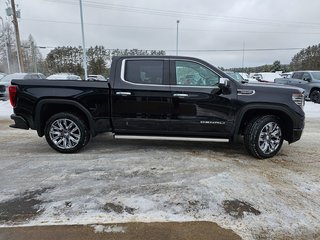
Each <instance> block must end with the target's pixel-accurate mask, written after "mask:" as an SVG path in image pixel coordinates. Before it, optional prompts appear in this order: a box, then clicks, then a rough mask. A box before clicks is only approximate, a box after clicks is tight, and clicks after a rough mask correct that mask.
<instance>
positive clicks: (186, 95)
mask: <svg viewBox="0 0 320 240" xmlns="http://www.w3.org/2000/svg"><path fill="white" fill-rule="evenodd" d="M173 96H174V97H188V96H189V94H185V93H174V94H173Z"/></svg>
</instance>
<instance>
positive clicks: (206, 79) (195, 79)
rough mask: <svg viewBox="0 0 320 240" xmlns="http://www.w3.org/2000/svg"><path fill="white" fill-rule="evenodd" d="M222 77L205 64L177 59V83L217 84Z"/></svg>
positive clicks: (190, 84) (183, 84)
mask: <svg viewBox="0 0 320 240" xmlns="http://www.w3.org/2000/svg"><path fill="white" fill-rule="evenodd" d="M219 79H220V77H219V76H218V75H217V74H216V73H214V72H212V71H211V70H209V69H208V68H206V67H205V66H203V65H201V64H198V63H195V62H188V61H176V84H177V85H182V86H216V85H217V84H218V83H219Z"/></svg>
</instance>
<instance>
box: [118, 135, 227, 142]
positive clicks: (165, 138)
mask: <svg viewBox="0 0 320 240" xmlns="http://www.w3.org/2000/svg"><path fill="white" fill-rule="evenodd" d="M114 138H115V139H139V140H167V141H193V142H224V143H227V142H229V139H227V138H192V137H159V136H137V135H114Z"/></svg>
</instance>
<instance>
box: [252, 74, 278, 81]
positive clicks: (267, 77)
mask: <svg viewBox="0 0 320 240" xmlns="http://www.w3.org/2000/svg"><path fill="white" fill-rule="evenodd" d="M252 77H253V78H254V79H256V80H258V81H259V82H274V79H276V78H281V76H280V74H279V73H273V72H260V73H255V74H254V75H253V76H252Z"/></svg>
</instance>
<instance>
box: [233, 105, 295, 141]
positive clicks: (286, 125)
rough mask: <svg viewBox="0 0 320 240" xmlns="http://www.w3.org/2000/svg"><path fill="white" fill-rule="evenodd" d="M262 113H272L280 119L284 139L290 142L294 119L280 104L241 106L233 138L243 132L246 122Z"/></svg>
mask: <svg viewBox="0 0 320 240" xmlns="http://www.w3.org/2000/svg"><path fill="white" fill-rule="evenodd" d="M263 115H274V116H277V117H278V118H279V120H280V124H281V126H282V127H283V134H284V139H285V140H286V141H288V142H291V139H292V137H293V136H292V134H293V133H292V129H293V126H294V120H293V117H292V113H290V112H289V111H288V110H287V109H286V108H285V107H282V106H270V105H252V106H247V107H245V108H243V109H242V110H241V111H240V113H239V114H238V116H237V119H236V123H237V124H236V126H235V131H234V139H237V136H238V135H239V134H240V135H241V134H243V131H244V129H245V127H246V126H247V124H248V122H249V121H250V120H251V119H253V118H256V117H259V116H263Z"/></svg>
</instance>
